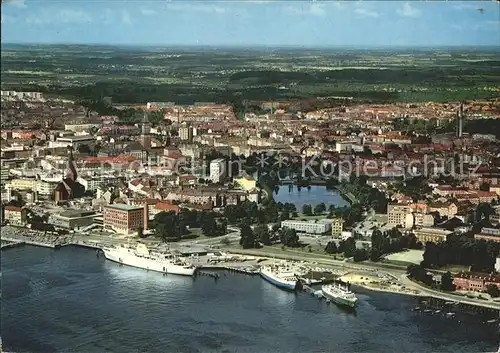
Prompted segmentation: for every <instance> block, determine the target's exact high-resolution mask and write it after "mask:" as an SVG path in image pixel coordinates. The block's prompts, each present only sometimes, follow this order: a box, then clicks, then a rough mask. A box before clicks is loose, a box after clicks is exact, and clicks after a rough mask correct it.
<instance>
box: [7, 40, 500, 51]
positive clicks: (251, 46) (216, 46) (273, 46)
mask: <svg viewBox="0 0 500 353" xmlns="http://www.w3.org/2000/svg"><path fill="white" fill-rule="evenodd" d="M4 46H89V47H91V46H94V47H97V46H105V47H136V48H137V47H138V48H212V49H219V48H235V49H250V50H251V49H288V48H289V49H344V48H345V49H391V48H405V49H412V48H415V49H422V48H429V49H439V48H491V49H496V51H500V47H498V46H497V45H495V44H449V45H445V44H443V45H424V44H394V45H370V44H364V45H361V44H353V45H349V44H325V45H301V44H249V45H242V44H182V43H178V44H174V43H172V44H149V43H148V44H134V43H78V42H75V43H63V42H61V43H28V42H26V43H24V42H21V43H19V42H2V43H1V47H4Z"/></svg>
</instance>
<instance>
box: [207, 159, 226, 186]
mask: <svg viewBox="0 0 500 353" xmlns="http://www.w3.org/2000/svg"><path fill="white" fill-rule="evenodd" d="M225 177H226V161H225V160H224V159H222V158H218V159H214V160H213V161H211V162H210V179H211V180H212V182H213V183H220V182H221V181H222V180H224V178H225Z"/></svg>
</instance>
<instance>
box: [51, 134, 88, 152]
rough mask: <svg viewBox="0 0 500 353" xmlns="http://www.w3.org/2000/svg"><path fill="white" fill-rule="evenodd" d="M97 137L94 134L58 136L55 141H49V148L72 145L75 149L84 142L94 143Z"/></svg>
mask: <svg viewBox="0 0 500 353" xmlns="http://www.w3.org/2000/svg"><path fill="white" fill-rule="evenodd" d="M95 141H96V138H95V137H94V136H67V137H58V138H57V139H56V140H55V141H49V148H58V147H68V146H71V147H73V148H74V149H77V148H78V146H80V145H83V144H93V143H95Z"/></svg>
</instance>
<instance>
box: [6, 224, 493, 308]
mask: <svg viewBox="0 0 500 353" xmlns="http://www.w3.org/2000/svg"><path fill="white" fill-rule="evenodd" d="M230 230H231V231H232V232H231V233H229V234H228V235H226V236H224V238H226V239H227V241H229V242H234V241H235V240H237V239H239V232H238V230H237V229H234V228H231V229H230ZM221 239H222V238H218V239H217V243H218V244H219V245H220V240H221ZM2 240H6V241H9V242H14V243H25V244H31V245H36V246H45V247H51V248H57V247H61V246H65V245H77V246H84V247H88V248H92V249H101V248H102V247H104V246H120V245H126V244H127V243H128V242H129V241H130V239H129V238H128V237H125V236H117V235H98V234H93V235H78V234H75V235H72V236H64V237H56V236H52V235H49V236H44V235H43V233H40V232H36V231H33V230H30V229H23V228H17V227H9V228H8V226H6V227H2ZM141 241H144V242H146V243H149V245H151V246H157V245H158V244H160V243H159V242H158V241H157V240H154V239H151V240H149V239H142V240H141ZM213 242H214V239H205V240H198V241H197V240H194V241H186V242H179V243H173V244H170V245H169V248H170V249H172V250H175V249H179V248H181V247H186V246H190V245H207V246H209V247H210V248H214V250H220V251H225V252H227V253H230V254H239V255H246V256H250V257H255V258H260V259H268V260H269V259H273V258H274V259H281V260H290V261H298V262H302V263H307V264H308V265H313V266H318V265H321V266H323V267H325V268H328V269H334V270H341V271H343V272H351V273H358V274H362V275H365V276H374V275H375V276H378V275H379V274H384V276H385V277H386V278H388V277H390V278H392V281H393V283H390V282H388V281H387V280H385V281H379V282H378V283H370V282H366V283H357V284H358V285H361V286H363V287H365V288H367V289H370V290H376V291H383V292H392V293H400V294H409V295H416V296H431V297H434V298H439V299H443V300H448V301H455V302H461V303H465V304H470V305H476V306H482V307H487V308H491V309H496V310H500V303H499V302H495V301H488V300H483V299H477V298H468V297H464V296H461V295H456V294H451V293H444V292H440V291H436V290H432V289H430V288H427V287H424V286H421V285H419V284H418V283H415V282H413V281H411V280H409V279H408V278H407V276H406V271H405V270H404V269H402V268H388V267H387V266H386V265H383V264H373V263H361V264H360V263H353V262H347V261H345V260H343V261H341V260H335V259H333V258H330V257H329V256H320V255H318V254H311V253H306V252H295V253H290V252H288V251H286V252H285V251H282V250H281V249H278V248H272V247H264V248H263V249H241V248H236V247H227V248H222V249H220V246H217V247H212V246H210V245H211V244H213ZM200 260H202V261H200ZM197 264H199V265H201V266H202V267H203V265H204V264H205V265H206V266H207V265H208V267H211V268H214V269H215V268H219V269H225V268H229V269H234V270H238V269H242V270H244V271H243V272H245V271H246V272H253V271H249V269H251V268H253V267H254V266H255V265H256V263H255V262H254V261H249V262H247V263H237V262H224V263H220V264H217V265H209V264H208V263H207V261H206V259H198V260H197ZM383 283H385V284H386V285H382V284H383Z"/></svg>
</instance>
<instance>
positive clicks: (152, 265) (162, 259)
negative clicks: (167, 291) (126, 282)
mask: <svg viewBox="0 0 500 353" xmlns="http://www.w3.org/2000/svg"><path fill="white" fill-rule="evenodd" d="M102 250H103V252H104V256H105V257H106V259H108V260H111V261H114V262H118V263H120V264H124V265H128V266H133V267H138V268H143V269H146V270H151V271H157V272H162V273H169V274H174V275H182V276H193V275H194V274H195V272H196V267H195V266H193V265H192V264H188V263H187V262H185V261H184V260H183V259H180V258H178V257H175V256H173V255H172V254H170V253H157V252H152V251H150V250H149V249H148V247H147V246H146V245H145V244H143V243H139V244H137V247H136V248H135V249H133V248H130V247H129V246H120V247H110V248H103V249H102Z"/></svg>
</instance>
